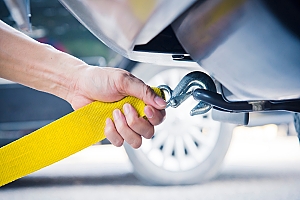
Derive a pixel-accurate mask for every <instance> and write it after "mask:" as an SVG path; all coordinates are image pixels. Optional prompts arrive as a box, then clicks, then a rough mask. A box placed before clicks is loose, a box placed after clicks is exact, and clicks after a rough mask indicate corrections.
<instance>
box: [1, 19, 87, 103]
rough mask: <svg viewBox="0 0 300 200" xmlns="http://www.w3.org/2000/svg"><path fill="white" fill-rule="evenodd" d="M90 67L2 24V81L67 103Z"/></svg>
mask: <svg viewBox="0 0 300 200" xmlns="http://www.w3.org/2000/svg"><path fill="white" fill-rule="evenodd" d="M85 67H87V65H86V64H85V63H84V62H82V61H81V60H79V59H77V58H75V57H73V56H70V55H68V54H66V53H63V52H61V51H58V50H56V49H55V48H53V47H51V46H49V45H46V44H42V43H39V42H37V41H35V40H33V39H32V38H30V37H28V36H26V35H24V34H22V33H20V32H18V31H17V30H15V29H13V28H11V27H10V26H8V25H6V24H4V23H3V22H1V21H0V77H2V78H5V79H8V80H11V81H14V82H18V83H21V84H23V85H27V86H29V87H32V88H35V89H37V90H41V91H44V92H48V93H51V94H54V95H56V96H59V97H61V98H63V99H67V96H68V93H69V92H70V90H71V88H72V87H74V85H73V84H75V83H76V81H74V77H76V76H75V73H78V70H79V69H81V68H85Z"/></svg>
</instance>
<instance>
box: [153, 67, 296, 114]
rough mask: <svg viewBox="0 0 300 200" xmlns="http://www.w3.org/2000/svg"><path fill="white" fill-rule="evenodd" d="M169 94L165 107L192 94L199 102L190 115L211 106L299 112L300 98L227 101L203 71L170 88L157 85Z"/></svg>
mask: <svg viewBox="0 0 300 200" xmlns="http://www.w3.org/2000/svg"><path fill="white" fill-rule="evenodd" d="M158 88H160V89H161V90H163V91H165V92H167V93H168V95H169V96H170V98H169V100H168V101H167V107H173V108H177V107H178V106H179V105H180V104H182V103H183V102H184V101H185V100H186V99H187V98H189V97H190V96H193V97H194V99H195V100H196V101H199V103H198V104H197V105H196V106H195V107H194V108H193V109H192V110H191V111H190V115H191V116H194V115H199V114H204V113H206V112H208V111H209V110H210V109H211V108H212V107H213V108H215V109H217V110H221V111H225V112H236V113H237V112H253V111H268V110H287V111H292V112H300V100H299V99H296V100H291V101H255V102H247V101H241V102H228V101H225V100H224V98H223V97H222V95H221V94H218V93H217V92H216V86H215V84H214V81H213V80H212V79H211V78H210V77H209V76H208V75H207V74H205V73H203V72H199V71H194V72H190V73H189V74H187V75H186V76H184V77H183V78H182V79H181V81H180V82H179V83H178V85H177V86H176V87H175V89H174V90H172V89H171V88H170V87H169V86H167V85H160V86H158Z"/></svg>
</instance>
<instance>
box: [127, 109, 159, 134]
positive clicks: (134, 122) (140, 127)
mask: <svg viewBox="0 0 300 200" xmlns="http://www.w3.org/2000/svg"><path fill="white" fill-rule="evenodd" d="M123 109H124V113H125V118H126V121H127V124H128V126H129V127H130V128H131V129H132V130H133V131H134V132H136V133H137V134H139V135H141V136H143V137H144V138H147V139H150V138H151V137H152V136H153V134H154V127H153V125H152V124H150V122H149V121H148V120H146V119H144V118H143V117H139V116H138V113H137V111H136V110H135V109H134V108H133V107H132V106H131V105H130V104H128V103H126V104H124V106H123Z"/></svg>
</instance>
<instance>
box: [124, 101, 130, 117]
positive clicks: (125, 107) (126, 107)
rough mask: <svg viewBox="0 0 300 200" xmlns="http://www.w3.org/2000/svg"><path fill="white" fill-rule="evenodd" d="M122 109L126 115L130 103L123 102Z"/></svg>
mask: <svg viewBox="0 0 300 200" xmlns="http://www.w3.org/2000/svg"><path fill="white" fill-rule="evenodd" d="M123 110H124V113H125V115H127V114H128V113H129V110H130V105H129V104H128V103H125V104H124V106H123Z"/></svg>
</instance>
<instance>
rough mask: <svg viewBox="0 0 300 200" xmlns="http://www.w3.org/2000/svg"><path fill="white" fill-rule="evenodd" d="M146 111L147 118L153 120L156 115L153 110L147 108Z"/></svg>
mask: <svg viewBox="0 0 300 200" xmlns="http://www.w3.org/2000/svg"><path fill="white" fill-rule="evenodd" d="M144 111H145V114H146V117H147V118H148V119H151V118H152V117H153V115H154V111H153V108H151V107H149V106H146V107H145V110H144Z"/></svg>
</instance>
